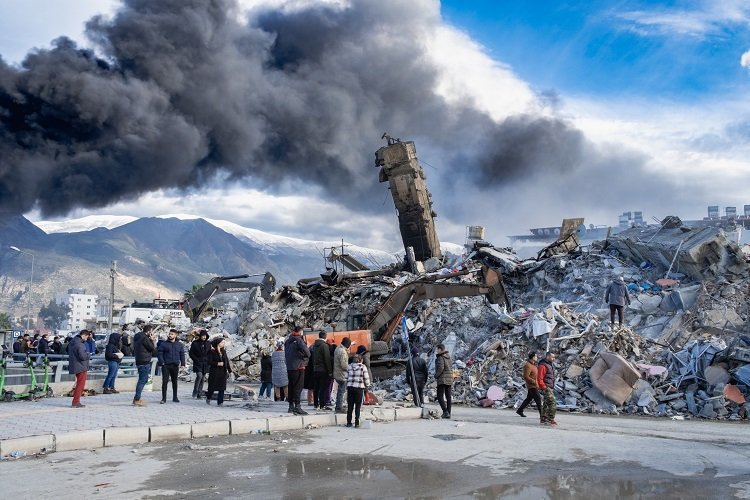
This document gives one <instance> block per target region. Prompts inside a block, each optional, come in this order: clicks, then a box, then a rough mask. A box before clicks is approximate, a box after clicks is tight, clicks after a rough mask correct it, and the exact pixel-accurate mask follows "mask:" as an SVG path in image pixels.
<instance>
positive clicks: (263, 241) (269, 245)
mask: <svg viewBox="0 0 750 500" xmlns="http://www.w3.org/2000/svg"><path fill="white" fill-rule="evenodd" d="M156 218H159V219H173V218H174V219H180V220H194V219H203V220H205V221H206V222H208V223H209V224H211V225H213V226H215V227H218V228H219V229H221V230H223V231H226V232H227V233H229V234H231V235H233V236H235V237H236V238H238V239H239V240H241V241H244V242H245V243H248V244H250V245H251V246H253V247H254V248H256V249H258V250H261V251H263V252H265V253H266V254H267V255H269V256H274V255H289V256H291V255H305V256H307V257H313V258H314V257H315V256H319V257H320V259H321V262H322V259H323V254H324V251H325V250H324V249H326V248H331V247H337V248H339V249H340V248H341V244H342V243H341V241H325V240H305V239H300V238H290V237H288V236H279V235H276V234H271V233H266V232H264V231H260V230H258V229H253V228H249V227H244V226H241V225H239V224H235V223H234V222H229V221H226V220H219V219H208V218H205V217H200V216H197V215H191V214H164V215H157V216H156ZM135 220H138V219H137V217H131V216H127V215H91V216H87V217H82V218H80V219H70V220H66V221H59V222H53V221H39V222H35V223H34V224H35V225H36V226H37V227H39V228H40V229H42V230H43V231H44V232H46V233H47V234H53V233H75V232H83V231H90V230H92V229H96V228H106V229H114V228H117V227H119V226H123V225H125V224H128V223H130V222H133V221H135ZM344 251H345V252H346V253H348V254H350V255H353V256H354V257H356V258H357V259H358V260H360V261H362V262H363V263H364V264H366V265H369V266H373V267H379V266H383V265H387V264H390V263H393V262H396V260H397V258H396V256H395V255H394V254H392V253H389V252H385V251H382V250H377V249H372V248H366V247H362V246H359V245H353V244H350V243H346V242H344Z"/></svg>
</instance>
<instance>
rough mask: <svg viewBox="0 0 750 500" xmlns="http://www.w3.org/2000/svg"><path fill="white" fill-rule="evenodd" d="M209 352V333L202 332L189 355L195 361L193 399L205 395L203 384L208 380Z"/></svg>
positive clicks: (191, 347) (191, 346)
mask: <svg viewBox="0 0 750 500" xmlns="http://www.w3.org/2000/svg"><path fill="white" fill-rule="evenodd" d="M209 352H211V342H209V341H208V332H207V331H206V330H201V331H200V335H199V337H198V338H197V339H196V340H194V341H193V343H192V344H190V352H189V353H188V355H189V356H190V359H191V360H192V361H193V373H194V374H195V384H194V385H193V397H194V398H196V399H197V398H200V397H201V396H202V395H203V382H205V381H206V379H207V378H208V353H209Z"/></svg>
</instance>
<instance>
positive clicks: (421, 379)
mask: <svg viewBox="0 0 750 500" xmlns="http://www.w3.org/2000/svg"><path fill="white" fill-rule="evenodd" d="M412 368H413V369H414V375H412V373H411V370H412ZM427 376H428V371H427V362H426V361H425V360H424V359H423V358H422V356H420V355H419V349H417V348H416V347H412V348H411V364H410V365H409V366H408V367H407V368H406V383H407V384H409V385H410V386H411V392H412V394H413V395H414V404H415V405H417V406H424V386H425V384H426V383H427Z"/></svg>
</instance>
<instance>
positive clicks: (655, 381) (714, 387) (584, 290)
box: [228, 230, 750, 419]
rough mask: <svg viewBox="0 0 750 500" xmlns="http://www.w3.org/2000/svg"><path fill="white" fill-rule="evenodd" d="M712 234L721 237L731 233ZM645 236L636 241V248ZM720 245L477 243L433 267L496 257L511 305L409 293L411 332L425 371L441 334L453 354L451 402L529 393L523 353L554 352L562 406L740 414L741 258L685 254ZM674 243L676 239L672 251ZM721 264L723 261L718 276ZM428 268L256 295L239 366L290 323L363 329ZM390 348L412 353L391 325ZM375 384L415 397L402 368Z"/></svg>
mask: <svg viewBox="0 0 750 500" xmlns="http://www.w3.org/2000/svg"><path fill="white" fill-rule="evenodd" d="M665 232H666V230H665ZM682 232H683V233H685V232H686V231H684V230H683V231H682ZM673 233H674V232H673ZM673 233H670V238H673V239H674V234H673ZM675 234H677V233H675ZM652 237H654V236H652ZM654 238H657V239H655V242H657V243H658V244H659V245H660V247H659V251H660V254H661V255H665V254H666V253H668V250H667V247H666V243H665V242H667V241H668V240H667V239H666V238H658V237H654ZM717 238H718V240H721V241H719V243H720V248H725V247H727V246H728V245H730V243H728V242H727V241H726V239H722V238H720V237H718V236H717ZM718 240H717V241H718ZM483 243H484V242H483ZM646 243H648V242H646ZM646 243H643V241H639V245H640V247H639V248H640V251H641V252H642V253H645V250H644V248H647V247H648V245H647V244H646ZM715 243H716V242H715V241H713V240H711V239H710V238H708V237H707V236H706V233H705V232H704V233H701V238H700V245H697V244H696V245H693V246H692V247H690V248H687V246H686V248H687V249H688V251H689V252H692V253H688V256H687V257H685V256H683V257H680V258H677V257H675V259H674V262H676V263H677V265H676V266H675V267H672V266H671V265H670V264H674V262H672V263H670V262H667V264H666V265H665V263H664V262H656V263H652V262H648V261H642V262H633V261H628V260H626V257H625V256H624V255H623V254H622V253H621V252H620V251H619V250H618V245H609V244H607V243H601V242H599V243H595V244H594V245H592V246H591V247H588V248H584V249H577V250H575V251H572V252H569V253H565V254H563V255H553V256H549V257H547V258H544V259H541V260H538V261H537V260H526V261H521V260H519V259H518V258H517V257H516V256H515V254H514V253H513V252H512V251H511V250H510V249H502V248H495V247H492V246H491V245H489V244H486V243H484V244H483V245H482V246H480V247H477V248H475V251H474V252H472V253H471V254H470V255H469V256H468V257H467V258H466V259H465V260H464V261H463V262H460V263H458V264H457V265H456V266H455V267H454V268H452V269H437V270H436V271H435V272H433V273H430V274H429V275H427V276H430V275H431V276H433V277H434V276H436V275H450V276H451V277H450V281H453V282H461V281H469V280H471V279H473V278H472V277H471V276H465V275H464V276H455V271H457V270H460V269H464V268H469V269H474V268H477V267H479V266H480V265H485V266H487V265H489V266H492V267H494V268H498V269H501V270H502V274H503V281H504V287H505V290H506V292H507V295H508V297H509V299H510V304H509V307H501V306H498V305H497V304H490V303H489V302H488V301H487V300H486V298H485V297H481V296H480V297H453V298H447V299H432V300H419V301H414V302H412V303H411V304H410V306H409V307H408V308H407V310H406V318H407V323H408V326H409V330H410V331H409V337H410V343H411V345H412V346H417V348H418V349H419V350H420V353H421V355H422V356H424V357H425V358H426V359H427V360H429V365H430V368H431V369H432V364H433V363H434V350H435V346H436V344H437V343H443V344H445V345H446V348H447V349H448V350H449V352H451V355H452V358H453V360H454V363H455V364H454V368H455V371H454V373H455V375H456V382H455V385H454V391H453V393H454V396H453V397H454V400H455V401H457V402H463V403H466V404H472V405H475V404H479V405H483V406H494V407H513V406H517V405H518V404H520V400H522V399H523V398H524V397H525V396H526V390H525V387H524V384H523V380H522V377H521V374H522V367H523V364H524V362H525V360H526V357H527V354H528V353H529V352H530V351H532V350H534V351H537V352H539V353H543V352H545V351H547V350H549V351H552V352H555V353H556V354H557V360H556V361H555V366H556V369H557V375H558V379H557V384H556V387H555V391H556V396H557V399H558V404H559V408H561V409H567V410H571V411H584V412H601V413H612V414H615V413H625V414H643V415H656V416H670V417H674V418H690V417H703V418H724V419H741V418H746V417H747V410H748V406H747V405H748V404H747V403H746V402H745V399H746V398H748V397H750V390H749V389H748V388H749V387H750V349H749V348H750V337H747V335H746V334H745V332H747V331H748V319H749V315H750V311H749V309H750V300H749V299H750V297H749V295H750V280H749V279H748V277H747V266H746V263H744V262H739V261H737V260H736V259H735V258H734V257H736V255H737V253H736V252H734V250H733V249H732V248H730V249H729V250H727V251H725V252H724V254H723V256H721V258H720V259H718V260H714V261H712V262H711V269H710V272H709V273H708V274H709V275H710V276H708V277H706V276H703V275H701V276H700V277H699V278H698V277H696V274H699V273H697V271H696V267H695V265H694V264H695V262H693V261H690V259H691V258H695V259H697V258H698V257H700V258H706V252H708V251H710V250H711V249H716V248H718V247H717V245H716V244H715ZM682 245H683V246H685V244H684V242H683V243H682ZM722 245H723V246H722ZM680 248H681V247H680V243H677V248H674V249H673V250H674V255H677V254H679V252H680ZM696 248H698V249H699V250H700V251H697V250H696ZM631 253H632V252H631ZM696 255H697V257H696ZM727 255H728V256H729V257H727ZM691 256H692V257H691ZM630 258H631V259H632V255H631V256H630ZM717 263H720V264H722V265H721V266H719V265H718V264H717ZM688 264H690V266H691V267H690V273H689V274H688V273H681V272H680V268H679V266H680V265H683V266H688ZM668 265H669V267H670V269H669V270H668V271H667V272H666V273H665V268H666V267H667V266H668ZM431 269H433V268H432V267H431ZM721 270H724V271H726V272H725V273H724V274H716V273H718V272H719V271H721ZM451 273H453V274H451ZM425 276H426V275H424V274H422V275H418V274H413V273H409V272H395V271H394V270H390V271H388V272H382V273H378V272H364V273H359V274H358V273H351V274H350V275H349V277H348V278H347V279H343V280H332V279H328V280H326V279H320V280H318V279H316V280H309V281H306V282H305V281H301V282H300V283H299V284H298V285H297V286H285V287H283V288H281V289H280V290H278V291H277V292H276V293H275V294H274V295H273V296H272V297H270V299H269V300H267V301H264V300H263V299H262V298H261V297H260V296H259V295H258V294H255V295H254V296H253V297H252V298H251V300H250V301H249V302H248V304H247V306H246V309H245V310H244V311H242V312H241V313H240V315H239V325H238V330H237V331H238V334H237V335H232V338H231V342H230V347H229V348H228V352H229V354H230V357H231V358H232V362H233V365H234V367H233V368H234V369H235V372H236V373H237V374H238V375H241V376H244V377H255V376H257V374H258V372H259V363H258V359H259V356H260V353H261V352H262V351H264V350H267V349H271V348H272V347H273V346H274V344H275V342H276V341H277V340H278V339H280V338H283V337H284V336H285V335H286V334H287V333H288V331H289V328H290V327H291V326H292V325H293V324H301V325H303V326H304V327H306V328H309V329H313V330H321V329H324V330H328V331H330V330H338V331H341V330H348V329H361V328H364V324H365V323H366V320H367V319H368V318H369V317H370V316H371V315H372V314H374V312H375V311H376V310H377V309H378V307H380V306H381V305H382V304H383V303H384V301H386V299H387V298H388V297H389V296H390V295H391V293H392V292H393V291H394V290H396V289H397V288H398V287H399V286H400V285H402V284H404V283H409V282H411V281H414V280H417V279H420V278H424V277H425ZM328 277H329V278H330V276H328ZM616 277H623V278H624V280H625V282H626V284H627V286H628V289H629V293H630V295H631V299H632V301H631V304H630V305H629V306H628V307H627V308H626V311H625V325H624V326H623V327H615V328H612V327H610V325H609V308H608V306H607V304H605V303H604V300H603V299H604V292H605V289H606V287H607V286H608V284H609V283H610V282H611V281H612V280H613V279H615V278H616ZM323 278H325V276H323ZM353 320H354V321H353ZM357 321H358V322H357ZM390 348H391V350H392V352H393V353H394V354H399V355H403V354H404V353H405V352H406V351H405V350H404V349H403V348H404V346H403V345H401V344H400V335H398V334H396V335H394V336H393V340H392V341H391V346H390ZM376 389H377V391H376V394H378V395H379V396H380V397H385V398H386V399H389V398H390V399H395V400H406V401H409V400H411V390H410V388H409V387H408V386H407V384H406V383H405V377H404V375H403V372H402V373H401V374H400V375H396V376H394V377H391V378H388V379H385V380H381V381H379V382H378V383H377V384H376ZM427 396H428V397H429V398H431V399H433V398H434V397H435V389H434V387H429V386H428V388H427Z"/></svg>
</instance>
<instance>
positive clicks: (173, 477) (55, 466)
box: [0, 405, 750, 499]
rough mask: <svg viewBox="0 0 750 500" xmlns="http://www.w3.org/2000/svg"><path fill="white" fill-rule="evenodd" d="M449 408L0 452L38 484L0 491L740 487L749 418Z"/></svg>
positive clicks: (72, 494)
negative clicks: (319, 424) (384, 419)
mask: <svg viewBox="0 0 750 500" xmlns="http://www.w3.org/2000/svg"><path fill="white" fill-rule="evenodd" d="M165 406H167V405H165ZM454 414H455V419H454V420H450V421H448V420H417V421H403V422H391V423H375V424H373V426H372V428H371V429H348V428H345V427H326V428H321V429H314V430H309V431H297V432H291V433H279V434H272V435H270V436H265V435H248V436H229V437H222V438H214V439H211V438H207V439H201V440H193V441H189V442H187V441H185V442H175V443H170V444H158V445H157V444H151V445H143V446H137V447H120V448H107V449H100V450H96V451H83V452H61V453H55V454H52V455H49V456H44V457H40V458H35V459H34V458H29V459H20V460H17V461H8V462H4V463H2V464H0V472H1V473H2V477H4V478H13V477H30V476H29V474H32V473H33V471H34V470H35V469H38V470H39V471H40V472H42V477H44V481H38V482H33V483H31V484H30V483H29V482H23V481H5V482H4V484H3V496H4V497H6V498H39V497H48V496H52V495H56V496H58V497H59V498H80V497H84V496H96V497H99V498H122V497H128V498H133V497H146V496H147V497H149V498H159V497H166V496H171V495H177V496H179V497H182V498H207V497H209V496H213V497H217V498H263V499H266V498H290V499H291V498H341V497H356V498H403V497H435V498H443V497H446V498H519V499H520V498H554V499H557V498H560V499H562V498H597V499H598V498H660V499H664V498H750V460H749V459H750V446H748V445H750V432H748V426H747V424H740V423H734V424H732V423H717V422H704V421H689V422H673V421H669V420H664V419H633V418H622V417H619V418H618V417H614V418H613V417H600V416H587V415H570V414H562V415H559V418H558V421H559V422H560V425H559V427H558V428H549V427H539V425H538V424H536V423H535V422H534V419H531V418H528V419H521V418H519V417H517V416H515V414H513V413H512V412H510V411H497V410H481V409H465V408H455V409H454ZM34 477H37V476H34Z"/></svg>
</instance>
